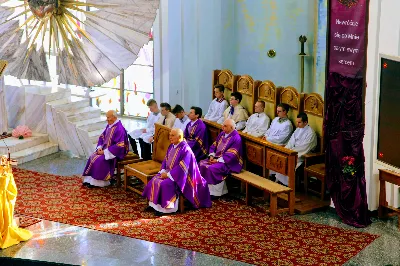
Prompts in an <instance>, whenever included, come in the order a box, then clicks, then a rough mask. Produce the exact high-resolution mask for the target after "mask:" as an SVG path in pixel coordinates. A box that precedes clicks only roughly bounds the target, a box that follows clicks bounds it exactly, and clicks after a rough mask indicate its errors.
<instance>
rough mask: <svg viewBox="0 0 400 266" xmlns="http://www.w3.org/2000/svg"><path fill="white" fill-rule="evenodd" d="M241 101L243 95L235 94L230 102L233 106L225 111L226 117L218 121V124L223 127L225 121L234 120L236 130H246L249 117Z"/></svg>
mask: <svg viewBox="0 0 400 266" xmlns="http://www.w3.org/2000/svg"><path fill="white" fill-rule="evenodd" d="M241 101H242V94H241V93H240V92H233V93H232V94H231V98H230V101H229V102H230V104H231V105H230V106H229V107H228V108H226V109H225V111H224V116H223V117H221V118H220V119H219V120H218V124H221V125H222V124H223V123H224V121H225V120H227V119H232V120H233V121H234V122H235V129H236V130H242V129H243V128H245V127H246V121H247V118H249V115H248V113H247V111H246V109H245V108H244V107H243V106H242V105H241V104H240V102H241Z"/></svg>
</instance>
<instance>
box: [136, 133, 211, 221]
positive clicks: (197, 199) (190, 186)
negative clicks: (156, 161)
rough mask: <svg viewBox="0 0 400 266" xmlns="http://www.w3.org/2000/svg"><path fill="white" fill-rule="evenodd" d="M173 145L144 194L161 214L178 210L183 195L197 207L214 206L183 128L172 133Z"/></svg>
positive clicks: (158, 214)
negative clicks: (184, 138)
mask: <svg viewBox="0 0 400 266" xmlns="http://www.w3.org/2000/svg"><path fill="white" fill-rule="evenodd" d="M169 140H170V142H171V145H170V146H169V147H168V150H167V155H166V157H165V159H164V160H163V162H162V165H161V170H160V172H158V174H157V175H155V176H154V177H153V178H152V179H151V180H150V182H149V183H148V184H147V185H146V187H145V188H144V191H143V194H142V196H143V197H146V198H147V199H148V200H149V207H152V208H153V209H154V210H155V211H156V215H157V216H161V215H164V214H169V213H175V212H176V211H177V210H178V206H179V196H180V195H181V194H183V196H184V197H185V199H186V200H187V201H189V202H190V203H191V205H192V207H194V208H196V209H197V208H201V207H211V197H210V192H209V189H208V186H207V182H206V180H204V178H203V177H202V176H201V175H200V171H199V168H198V165H197V162H196V158H195V157H194V154H193V152H192V150H191V149H190V147H189V145H188V144H187V142H186V141H184V140H183V132H182V130H181V129H179V128H173V129H172V130H171V132H170V134H169Z"/></svg>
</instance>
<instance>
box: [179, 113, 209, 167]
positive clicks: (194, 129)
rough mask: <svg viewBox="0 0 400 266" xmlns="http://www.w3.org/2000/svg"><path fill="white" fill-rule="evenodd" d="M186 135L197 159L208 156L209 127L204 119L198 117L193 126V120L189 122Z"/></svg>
mask: <svg viewBox="0 0 400 266" xmlns="http://www.w3.org/2000/svg"><path fill="white" fill-rule="evenodd" d="M184 136H185V139H186V142H187V144H188V145H189V146H190V148H191V149H192V151H193V153H194V156H195V157H196V160H197V161H200V160H202V159H204V158H206V157H207V151H208V136H207V128H206V125H205V124H204V122H203V121H201V120H200V119H197V121H196V122H194V124H193V126H192V125H191V122H190V123H189V124H187V125H186V128H185V132H184Z"/></svg>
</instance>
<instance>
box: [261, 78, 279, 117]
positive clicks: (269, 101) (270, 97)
mask: <svg viewBox="0 0 400 266" xmlns="http://www.w3.org/2000/svg"><path fill="white" fill-rule="evenodd" d="M256 91H257V97H256V101H264V102H265V109H264V112H265V113H266V114H267V115H268V117H269V118H270V119H271V121H272V120H273V119H274V118H275V117H276V105H277V102H278V96H279V88H276V87H275V84H274V83H273V82H272V81H270V80H264V81H263V82H261V81H260V85H258V88H257V90H256Z"/></svg>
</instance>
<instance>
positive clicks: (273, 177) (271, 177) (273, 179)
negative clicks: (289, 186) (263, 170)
mask: <svg viewBox="0 0 400 266" xmlns="http://www.w3.org/2000/svg"><path fill="white" fill-rule="evenodd" d="M268 179H269V180H271V181H273V182H275V180H276V176H275V174H272V175H270V176H269V177H268Z"/></svg>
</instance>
